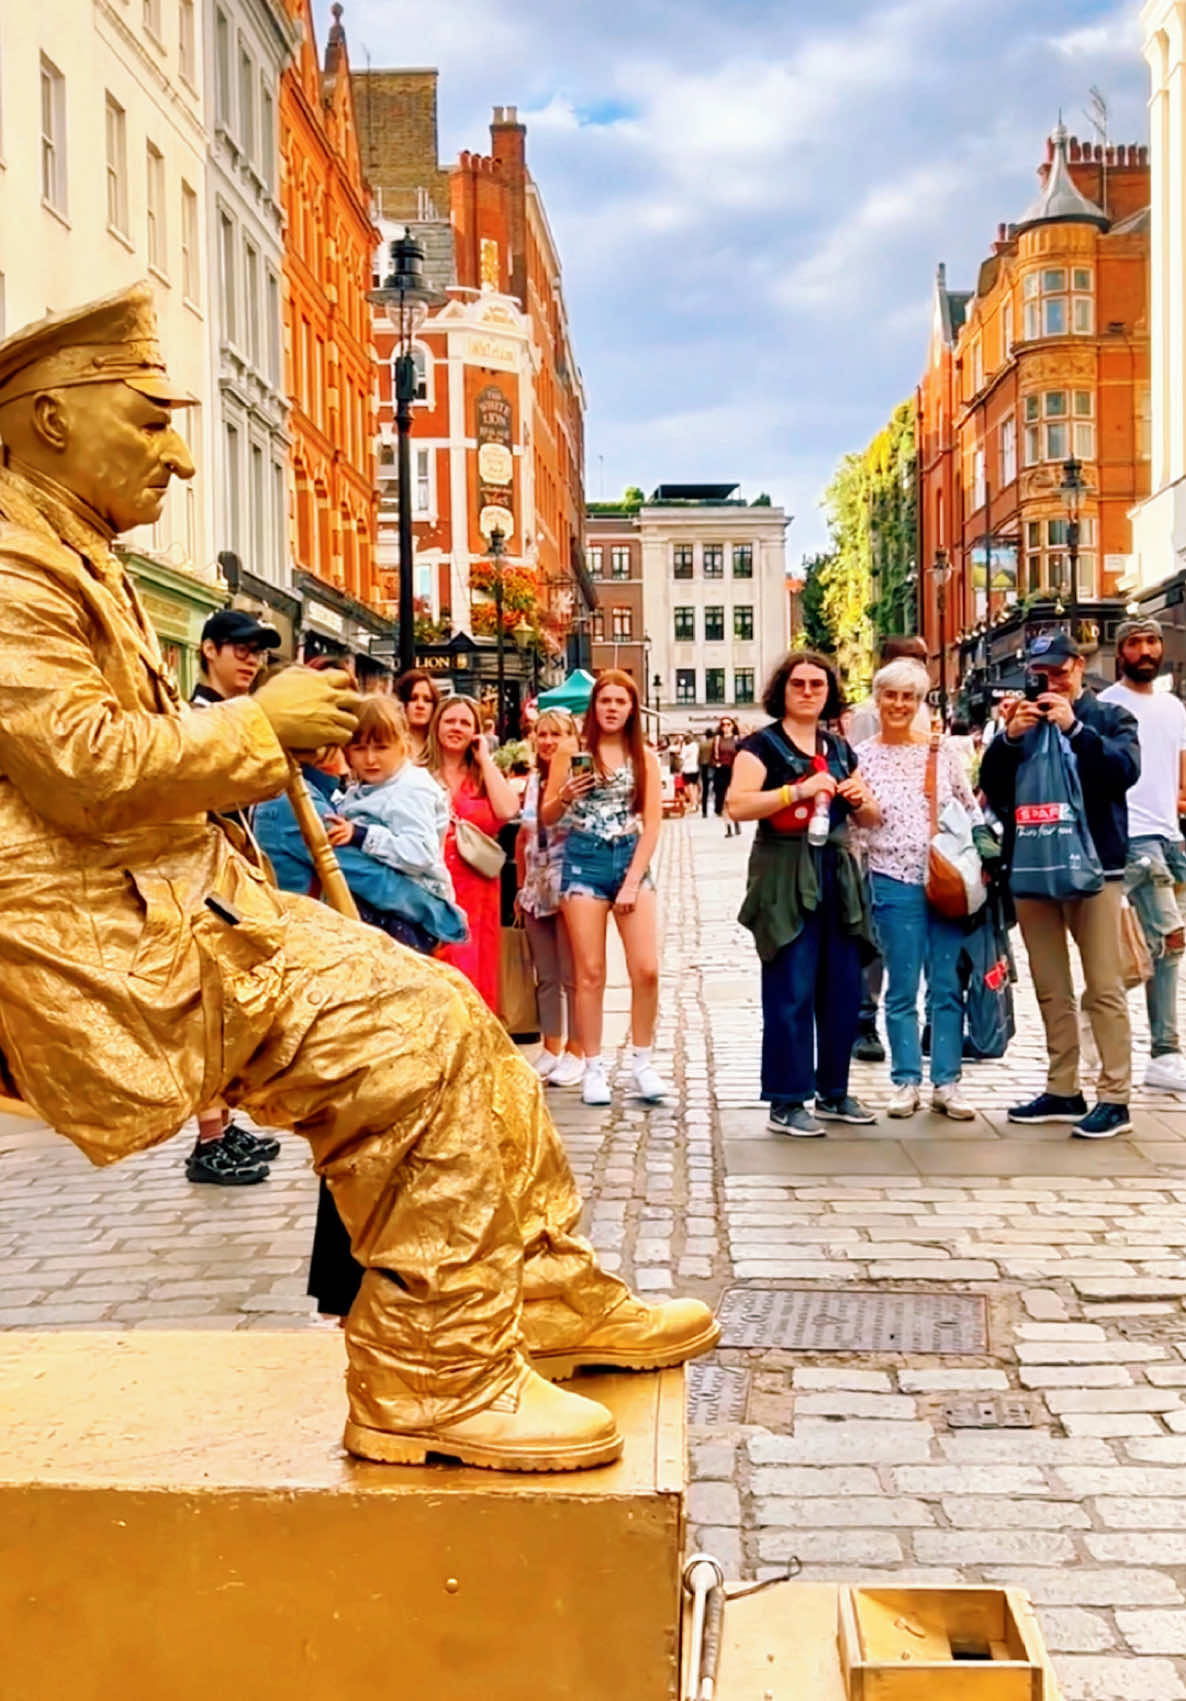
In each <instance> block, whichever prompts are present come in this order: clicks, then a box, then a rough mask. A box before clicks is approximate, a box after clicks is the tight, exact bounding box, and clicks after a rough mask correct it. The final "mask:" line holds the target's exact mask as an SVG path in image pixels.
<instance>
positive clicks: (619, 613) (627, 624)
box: [610, 606, 634, 638]
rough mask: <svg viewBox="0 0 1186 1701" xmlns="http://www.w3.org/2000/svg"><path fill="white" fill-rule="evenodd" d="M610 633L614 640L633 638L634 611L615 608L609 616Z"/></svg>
mask: <svg viewBox="0 0 1186 1701" xmlns="http://www.w3.org/2000/svg"><path fill="white" fill-rule="evenodd" d="M610 632H611V634H612V636H613V637H615V638H633V636H634V611H633V610H632V609H629V608H622V607H620V606H619V607H616V608H615V609H614V610H613V612H612V614H611V616H610Z"/></svg>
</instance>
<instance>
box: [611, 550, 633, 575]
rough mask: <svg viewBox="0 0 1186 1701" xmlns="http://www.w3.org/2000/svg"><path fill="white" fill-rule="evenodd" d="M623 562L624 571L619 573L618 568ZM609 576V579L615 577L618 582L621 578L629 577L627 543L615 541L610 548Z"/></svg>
mask: <svg viewBox="0 0 1186 1701" xmlns="http://www.w3.org/2000/svg"><path fill="white" fill-rule="evenodd" d="M623 563H624V564H625V567H626V571H625V572H624V573H619V572H618V568H619V566H621V565H622V564H623ZM609 576H610V578H611V579H617V581H618V583H619V584H620V583H621V582H622V580H623V579H628V578H629V577H630V545H629V544H622V543H616V544H614V545H613V547H612V548H611V550H610V552H609Z"/></svg>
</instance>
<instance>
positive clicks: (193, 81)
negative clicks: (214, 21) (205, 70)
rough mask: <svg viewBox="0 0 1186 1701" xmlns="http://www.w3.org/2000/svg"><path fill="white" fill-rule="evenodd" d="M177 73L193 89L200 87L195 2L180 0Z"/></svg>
mask: <svg viewBox="0 0 1186 1701" xmlns="http://www.w3.org/2000/svg"><path fill="white" fill-rule="evenodd" d="M177 72H178V75H179V76H180V77H181V78H182V79H183V81H184V82H186V83H188V84H189V86H190V88H191V89H194V90H195V91H196V90H197V86H198V37H197V27H196V21H195V16H194V0H178V7H177Z"/></svg>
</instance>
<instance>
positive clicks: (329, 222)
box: [280, 0, 391, 657]
mask: <svg viewBox="0 0 1186 1701" xmlns="http://www.w3.org/2000/svg"><path fill="white" fill-rule="evenodd" d="M287 4H288V6H289V8H290V11H291V13H292V15H293V17H294V18H295V19H296V21H297V22H298V23H299V25H300V28H301V44H300V48H299V50H298V53H297V56H296V59H295V62H294V63H293V64H292V65H291V66H290V68H289V69H288V70H286V71H285V73H284V75H283V77H282V79H281V84H280V134H281V138H282V147H283V162H282V179H281V181H282V191H283V204H284V212H285V220H286V223H285V249H284V285H285V291H284V293H285V304H284V305H285V326H284V331H285V334H284V342H285V369H286V373H287V382H288V391H289V395H290V398H291V403H292V412H291V416H290V421H289V429H290V432H291V436H292V458H291V462H290V478H291V485H290V532H291V538H292V555H293V562H294V572H293V587H294V590H295V591H296V593H297V595H298V596H299V598H300V601H301V604H302V611H301V624H302V627H303V629H304V633H305V639H304V643H305V649H306V652H315V651H318V650H325V651H331V652H335V653H346V652H351V651H353V652H355V653H356V654H358V655H360V656H363V657H365V655H366V654H367V652H368V650H369V649H370V647H371V644H372V643H374V642H376V641H382V640H384V639H386V638H387V637H389V634H390V630H391V622H390V619H389V618H388V611H387V594H386V591H385V589H384V587H383V585H382V583H381V580H380V577H379V573H378V569H377V566H376V561H375V547H374V540H375V520H376V496H375V474H374V443H375V421H374V361H373V355H372V351H371V309H370V306H369V304H368V301H367V292H368V291H369V290H370V287H371V267H372V263H373V254H374V246H375V240H376V235H377V233H376V231H375V228H374V226H373V225H372V223H371V217H370V211H369V204H370V203H369V192H368V189H367V185H366V182H365V180H364V176H363V169H362V156H361V153H360V150H359V142H358V134H357V129H356V124H355V115H354V101H353V94H352V90H351V80H350V67H349V61H348V58H347V51H346V34H345V30H344V29H343V27H342V21H341V18H342V7H341V5H340V4H337V3H335V4H334V6H333V7H332V12H333V19H334V21H333V24H332V26H331V28H330V31H329V36H328V39H327V42H326V49H325V60H324V64H322V63H319V59H318V52H317V38H316V35H315V32H314V28H313V15H312V9H311V5H310V0H287Z"/></svg>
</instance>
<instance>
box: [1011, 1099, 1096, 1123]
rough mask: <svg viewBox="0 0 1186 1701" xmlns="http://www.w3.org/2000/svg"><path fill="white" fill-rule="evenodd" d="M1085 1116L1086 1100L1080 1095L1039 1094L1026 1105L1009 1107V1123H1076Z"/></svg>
mask: <svg viewBox="0 0 1186 1701" xmlns="http://www.w3.org/2000/svg"><path fill="white" fill-rule="evenodd" d="M1086 1115H1087V1100H1086V1099H1085V1098H1084V1097H1083V1094H1082V1093H1068V1094H1063V1093H1039V1094H1038V1096H1037V1098H1036V1099H1030V1100H1029V1102H1028V1104H1014V1105H1010V1106H1009V1111H1008V1119H1009V1121H1010V1122H1078V1120H1079V1118H1080V1117H1081V1116H1086Z"/></svg>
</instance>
